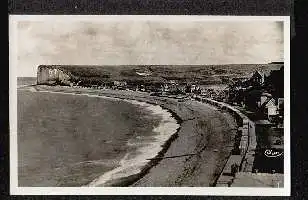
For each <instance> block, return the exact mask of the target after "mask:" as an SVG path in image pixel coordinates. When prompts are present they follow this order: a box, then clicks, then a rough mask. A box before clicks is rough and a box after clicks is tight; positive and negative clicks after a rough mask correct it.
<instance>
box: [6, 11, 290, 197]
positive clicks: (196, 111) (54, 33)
mask: <svg viewBox="0 0 308 200" xmlns="http://www.w3.org/2000/svg"><path fill="white" fill-rule="evenodd" d="M288 34H289V18H288V17H247V16H246V17H228V18H226V17H209V16H90V15H89V16H65V15H58V16H26V15H24V16H21V15H11V16H10V33H9V40H10V44H9V46H10V104H11V105H10V130H11V132H10V142H11V143H10V148H11V151H10V152H11V154H10V162H11V164H10V170H11V192H12V191H13V193H15V194H29V193H38V194H44V193H46V192H49V194H53V192H55V193H57V192H58V193H61V194H66V193H67V192H69V191H75V192H76V194H81V193H82V194H93V191H95V192H97V194H124V193H125V192H128V191H130V192H132V193H134V192H135V193H136V194H137V193H138V194H147V193H151V191H153V192H154V191H156V192H154V193H155V194H166V193H168V188H170V187H172V188H173V190H174V192H173V193H172V194H190V193H192V194H220V195H225V193H226V192H227V193H228V194H233V195H240V194H252V195H253V194H254V195H266V194H272V195H289V192H290V188H289V187H290V166H289V165H290V163H289V162H290V152H289V151H290V149H289V148H290V147H289V143H290V135H289V134H290V132H289V131H290V130H289V128H290V127H289V126H290V125H289V120H290V119H289V114H290V113H289V107H288V105H289V100H290V99H289V94H288V92H289V71H290V69H289V68H290V66H289V56H288V52H289V49H288V48H289V46H288V45H289V39H290V38H289V35H288ZM142 187H146V189H140V188H142ZM162 187H163V188H165V189H161V188H162ZM188 187H189V188H190V189H187V188H188ZM159 188H160V189H159ZM90 189H91V193H90ZM115 189H116V190H115ZM121 191H122V192H121ZM169 192H170V191H169ZM95 194H96V193H95Z"/></svg>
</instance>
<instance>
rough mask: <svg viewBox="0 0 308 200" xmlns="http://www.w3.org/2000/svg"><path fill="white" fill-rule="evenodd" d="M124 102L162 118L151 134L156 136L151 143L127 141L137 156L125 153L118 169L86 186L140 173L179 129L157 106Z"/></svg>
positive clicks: (99, 184) (168, 114) (101, 184)
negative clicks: (134, 149)
mask: <svg viewBox="0 0 308 200" xmlns="http://www.w3.org/2000/svg"><path fill="white" fill-rule="evenodd" d="M124 101H128V102H130V103H132V104H135V105H139V106H142V107H144V108H145V109H147V110H148V111H150V112H151V113H152V114H154V115H158V116H160V117H161V118H162V120H161V122H160V124H159V125H158V126H157V127H156V128H154V129H153V132H155V133H156V135H155V136H152V137H154V138H155V140H153V141H152V142H149V141H147V142H143V139H142V138H140V137H139V138H138V139H140V142H139V143H134V142H131V141H128V145H130V146H137V147H138V148H137V152H138V153H137V155H135V156H131V153H132V152H129V153H127V154H126V155H125V157H124V158H123V159H122V160H121V161H120V166H119V167H117V168H115V169H113V170H111V171H109V172H106V173H104V174H103V175H102V176H100V177H99V178H97V179H95V180H94V181H92V182H91V183H90V184H89V185H88V186H104V184H105V183H106V182H107V181H110V180H114V179H118V178H123V177H128V176H130V175H134V174H138V173H140V171H141V169H142V167H144V166H145V165H146V164H147V163H148V162H149V160H147V159H149V158H154V157H155V156H156V155H157V154H158V153H159V152H160V151H161V150H162V148H163V147H162V145H163V144H164V143H165V142H166V141H167V140H168V139H169V138H170V137H171V135H173V134H174V133H175V132H176V131H177V129H178V128H179V124H177V121H176V120H175V119H174V118H173V117H172V115H171V113H169V112H168V111H167V110H165V109H163V108H162V107H160V106H158V105H151V104H148V103H145V102H139V101H136V100H124ZM144 140H145V139H144ZM145 141H146V140H145Z"/></svg>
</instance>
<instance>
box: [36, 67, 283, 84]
mask: <svg viewBox="0 0 308 200" xmlns="http://www.w3.org/2000/svg"><path fill="white" fill-rule="evenodd" d="M281 66H283V64H265V65H264V64H233V65H117V66H108V65H105V66H90V65H87V66H82V65H53V66H49V65H48V66H47V65H46V66H44V65H41V66H39V67H46V68H58V69H62V70H63V71H67V72H69V73H70V74H71V77H72V79H73V81H74V80H75V81H76V80H83V81H85V82H93V83H97V84H99V83H101V82H108V81H114V80H123V81H127V82H143V83H149V82H164V81H168V80H178V81H179V82H193V81H198V82H199V83H200V84H220V83H226V82H228V79H229V78H232V77H239V76H247V75H249V74H250V73H252V72H254V71H255V70H261V71H265V72H268V71H270V70H278V69H279V68H280V67H281Z"/></svg>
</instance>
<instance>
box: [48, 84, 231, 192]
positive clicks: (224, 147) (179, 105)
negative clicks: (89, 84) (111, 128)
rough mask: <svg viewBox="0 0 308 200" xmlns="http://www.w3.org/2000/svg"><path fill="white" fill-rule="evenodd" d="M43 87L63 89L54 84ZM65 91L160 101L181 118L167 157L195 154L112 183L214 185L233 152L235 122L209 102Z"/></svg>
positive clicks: (175, 185)
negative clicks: (179, 126) (53, 85)
mask: <svg viewBox="0 0 308 200" xmlns="http://www.w3.org/2000/svg"><path fill="white" fill-rule="evenodd" d="M43 89H48V90H55V91H60V90H62V91H63V89H59V88H55V87H43ZM64 90H65V91H66V92H76V91H80V92H88V93H93V94H101V95H104V96H109V97H117V98H124V99H135V100H139V101H144V102H149V103H152V104H158V105H161V106H162V107H163V108H166V109H169V110H171V111H173V112H174V113H175V114H176V115H177V116H178V117H179V118H180V119H181V120H182V123H181V128H180V129H179V131H178V133H177V137H176V138H174V140H173V141H172V142H171V143H170V145H169V146H168V148H167V149H166V152H164V156H177V155H183V154H195V155H191V156H185V157H176V158H169V159H162V160H159V162H158V163H153V165H152V166H148V168H147V170H145V173H142V174H139V175H135V176H131V177H128V178H126V179H121V180H118V181H116V182H113V183H111V184H110V185H112V186H132V187H148V186H149V187H156V186H159V187H167V186H172V187H177V186H200V187H201V186H204V187H207V186H212V184H213V183H214V182H215V179H216V178H217V177H218V175H219V172H220V171H221V169H222V168H223V166H224V164H225V163H226V161H227V158H228V156H229V155H230V152H231V149H232V146H233V143H234V137H235V135H236V130H235V128H236V122H235V120H234V119H233V118H232V117H231V116H230V115H229V114H228V113H223V112H221V111H219V110H217V109H216V108H215V107H213V106H210V105H208V104H204V103H200V102H197V101H194V100H186V101H184V102H179V101H178V100H177V99H172V98H167V97H155V96H150V95H149V94H148V93H143V92H133V91H116V90H93V89H91V90H89V89H82V88H67V89H64Z"/></svg>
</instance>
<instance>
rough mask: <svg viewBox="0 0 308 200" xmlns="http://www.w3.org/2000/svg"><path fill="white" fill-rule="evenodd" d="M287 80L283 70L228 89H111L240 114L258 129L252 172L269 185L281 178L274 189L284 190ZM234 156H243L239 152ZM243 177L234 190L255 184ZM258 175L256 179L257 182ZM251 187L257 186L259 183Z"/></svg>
mask: <svg viewBox="0 0 308 200" xmlns="http://www.w3.org/2000/svg"><path fill="white" fill-rule="evenodd" d="M283 77H284V76H283V67H281V68H280V69H279V70H272V71H270V72H268V73H264V72H262V71H258V70H256V71H254V72H253V73H251V74H250V75H249V76H246V77H239V78H234V79H230V82H231V83H230V84H228V85H227V86H225V87H220V86H215V85H209V86H204V85H199V84H198V83H187V84H183V83H179V82H177V81H176V80H170V81H168V82H167V83H163V84H158V83H156V84H155V85H153V84H152V85H151V84H148V85H145V84H141V85H136V86H132V85H129V84H128V83H127V82H125V81H114V82H113V85H112V86H111V87H110V88H111V89H114V90H135V91H139V92H149V93H150V94H151V95H152V96H162V97H169V98H176V99H178V101H185V99H187V98H190V99H197V100H198V99H199V100H200V98H208V99H212V100H214V101H218V102H223V103H226V104H229V105H231V106H233V107H234V108H236V109H238V110H240V111H241V112H242V113H244V114H245V115H246V116H247V117H248V118H249V119H250V120H251V121H252V122H253V123H254V126H255V127H254V128H255V135H256V148H255V150H254V151H253V152H254V155H253V166H252V167H251V169H250V170H249V171H250V172H252V173H253V174H255V175H256V174H259V175H262V176H258V178H259V179H260V180H259V181H260V182H262V181H264V182H268V180H267V181H265V179H268V177H273V176H274V177H278V180H275V181H272V187H283V180H282V179H281V177H283V173H284V167H283V166H284V159H283V150H284V137H283V135H284V131H283V130H284V129H283V121H284V120H283V119H284V98H283V97H284V92H283V91H284V90H283V83H284V79H283ZM97 88H100V87H97ZM104 88H108V86H105V87H104ZM235 150H236V149H235ZM238 150H239V149H238ZM233 154H235V156H236V155H237V154H238V155H240V153H239V152H238V153H236V151H235V152H233ZM250 172H249V173H248V174H250ZM243 174H244V177H242V178H240V179H239V180H238V181H237V182H236V181H234V184H233V186H236V185H237V184H238V185H241V184H243V182H249V180H253V179H252V177H251V175H248V177H245V175H246V176H247V173H246V174H245V173H242V175H243ZM266 174H268V175H266ZM255 175H254V179H256V177H255ZM273 179H274V178H273ZM276 179H277V178H276ZM251 184H252V185H255V184H256V181H254V183H251ZM218 185H219V184H218ZM260 185H262V184H260Z"/></svg>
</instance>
